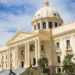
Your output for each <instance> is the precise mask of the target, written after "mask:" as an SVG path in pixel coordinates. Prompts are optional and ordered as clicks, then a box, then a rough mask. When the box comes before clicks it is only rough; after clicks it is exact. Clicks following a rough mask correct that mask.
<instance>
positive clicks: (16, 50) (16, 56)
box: [15, 46, 19, 68]
mask: <svg viewBox="0 0 75 75" xmlns="http://www.w3.org/2000/svg"><path fill="white" fill-rule="evenodd" d="M15 67H16V68H18V67H19V65H18V46H15Z"/></svg>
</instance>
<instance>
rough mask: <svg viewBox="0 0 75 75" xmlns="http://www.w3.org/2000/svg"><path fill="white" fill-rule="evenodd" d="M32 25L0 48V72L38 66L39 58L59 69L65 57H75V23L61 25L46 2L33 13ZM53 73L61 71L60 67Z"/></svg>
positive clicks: (59, 18)
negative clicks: (29, 30) (70, 55)
mask: <svg viewBox="0 0 75 75" xmlns="http://www.w3.org/2000/svg"><path fill="white" fill-rule="evenodd" d="M31 25H32V31H31V32H27V31H19V32H17V33H16V34H15V35H14V36H13V37H12V38H11V39H10V40H9V41H8V42H7V43H6V44H5V46H2V47H0V71H3V70H5V69H11V68H21V67H28V66H29V65H30V64H34V65H35V66H38V65H37V60H38V59H39V58H40V57H41V56H46V57H47V58H48V61H49V66H62V65H63V64H62V62H63V59H64V56H65V55H67V54H68V53H69V54H75V21H74V22H71V23H68V24H65V25H63V20H62V18H61V17H60V15H59V13H58V12H57V11H56V10H55V9H54V8H52V7H49V2H48V1H45V2H44V7H42V8H41V9H39V10H38V11H37V12H36V14H35V15H34V19H33V20H32V22H31ZM74 57H75V56H74ZM56 70H57V71H59V72H60V71H61V68H60V67H59V68H58V69H56Z"/></svg>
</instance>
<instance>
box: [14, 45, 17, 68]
mask: <svg viewBox="0 0 75 75" xmlns="http://www.w3.org/2000/svg"><path fill="white" fill-rule="evenodd" d="M14 50H15V67H16V68H17V63H16V61H17V60H16V46H14Z"/></svg>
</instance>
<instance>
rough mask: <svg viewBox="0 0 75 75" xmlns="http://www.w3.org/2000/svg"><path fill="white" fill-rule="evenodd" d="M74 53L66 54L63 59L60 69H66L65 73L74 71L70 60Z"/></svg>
mask: <svg viewBox="0 0 75 75" xmlns="http://www.w3.org/2000/svg"><path fill="white" fill-rule="evenodd" d="M73 56H74V54H67V55H66V56H65V59H64V61H63V66H62V71H63V72H64V71H66V73H69V72H70V71H71V72H74V63H73V62H72V58H73Z"/></svg>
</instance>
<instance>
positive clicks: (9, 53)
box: [7, 48, 11, 69]
mask: <svg viewBox="0 0 75 75" xmlns="http://www.w3.org/2000/svg"><path fill="white" fill-rule="evenodd" d="M7 54H8V64H7V65H8V69H10V68H11V66H10V64H11V62H10V61H11V56H10V55H11V52H10V48H8V49H7Z"/></svg>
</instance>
